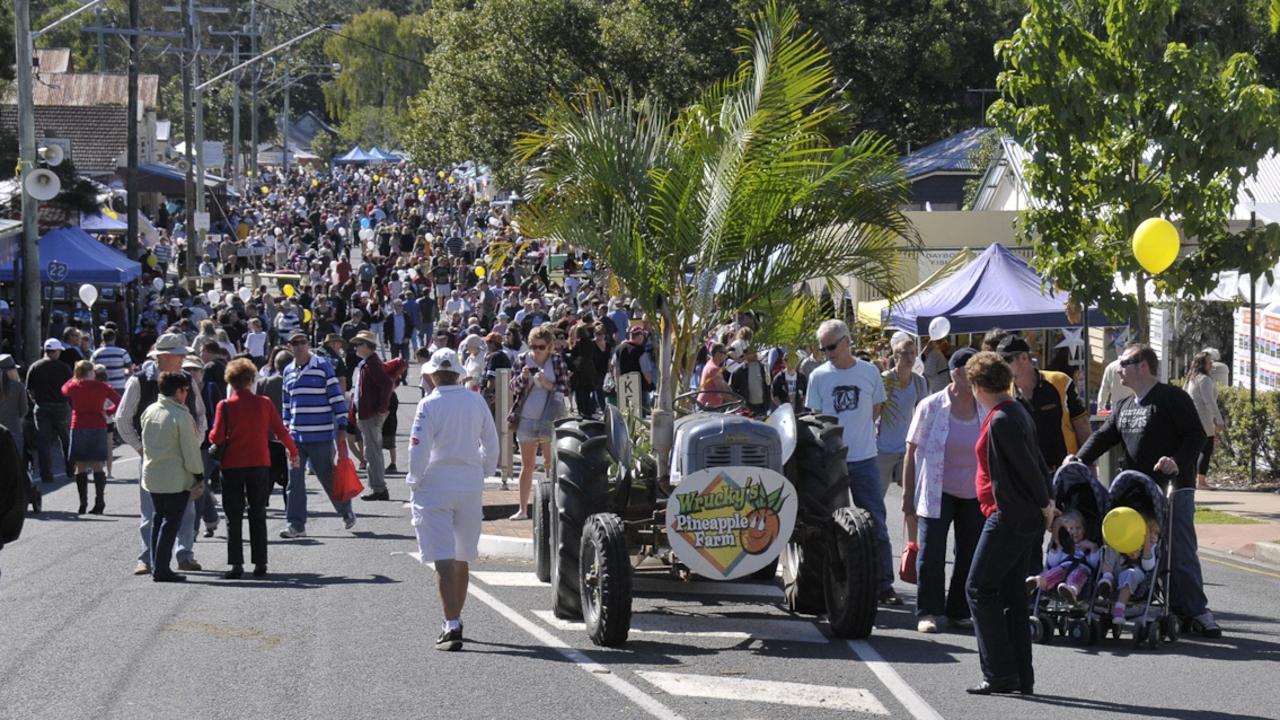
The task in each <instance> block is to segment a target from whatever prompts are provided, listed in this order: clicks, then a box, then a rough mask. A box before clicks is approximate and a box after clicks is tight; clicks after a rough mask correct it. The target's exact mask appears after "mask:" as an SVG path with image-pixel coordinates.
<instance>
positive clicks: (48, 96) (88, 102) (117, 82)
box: [4, 72, 160, 110]
mask: <svg viewBox="0 0 1280 720" xmlns="http://www.w3.org/2000/svg"><path fill="white" fill-rule="evenodd" d="M159 90H160V78H159V76H157V75H150V74H143V75H139V76H138V102H139V105H140V106H141V107H140V110H152V109H155V107H156V96H157V94H158V93H159ZM14 93H16V90H15V91H14V92H11V93H9V94H8V95H6V97H5V100H4V102H5V104H6V105H12V104H14V103H16V102H17V95H16V94H14ZM31 97H32V99H33V100H34V102H35V104H36V105H61V106H68V107H93V106H102V105H120V106H122V107H123V106H125V105H128V104H129V76H128V75H116V74H109V73H45V72H41V73H40V76H39V77H38V78H37V79H36V81H35V83H33V84H32V88H31Z"/></svg>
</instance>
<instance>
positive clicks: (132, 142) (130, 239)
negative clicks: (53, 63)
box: [124, 0, 141, 259]
mask: <svg viewBox="0 0 1280 720" xmlns="http://www.w3.org/2000/svg"><path fill="white" fill-rule="evenodd" d="M138 15H139V13H138V0H129V29H131V30H137V29H138ZM138 109H139V108H138V36H137V35H136V34H134V35H130V36H129V133H128V142H129V148H128V150H127V153H128V155H127V157H128V159H127V161H126V168H125V178H124V187H125V203H126V208H125V210H126V212H127V213H128V217H127V218H126V220H125V222H126V223H127V225H126V227H127V228H128V229H127V230H126V231H125V251H126V253H127V254H128V255H129V257H130V258H133V259H137V257H138V255H139V254H140V252H139V251H140V250H141V247H140V244H139V243H138Z"/></svg>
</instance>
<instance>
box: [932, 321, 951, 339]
mask: <svg viewBox="0 0 1280 720" xmlns="http://www.w3.org/2000/svg"><path fill="white" fill-rule="evenodd" d="M950 334H951V321H950V320H948V319H946V318H945V317H942V316H938V317H936V318H934V319H933V320H931V321H929V339H930V340H944V339H946V337H947V336H948V335H950Z"/></svg>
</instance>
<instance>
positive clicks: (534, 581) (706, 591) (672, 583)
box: [471, 570, 782, 600]
mask: <svg viewBox="0 0 1280 720" xmlns="http://www.w3.org/2000/svg"><path fill="white" fill-rule="evenodd" d="M471 577H472V579H475V580H479V581H480V582H482V583H484V584H486V585H492V586H494V587H549V586H548V585H547V583H544V582H541V581H539V580H538V578H537V577H536V576H535V575H534V574H533V573H532V572H520V571H515V572H512V571H495V570H472V571H471ZM631 589H632V591H633V592H635V593H644V594H655V595H658V594H661V595H710V596H717V597H722V598H760V599H765V600H781V599H782V588H780V587H778V586H777V585H772V584H766V583H743V582H716V581H713V580H705V581H696V580H695V581H693V582H684V581H682V580H675V579H673V578H667V577H658V576H651V575H643V574H641V575H634V576H632V580H631Z"/></svg>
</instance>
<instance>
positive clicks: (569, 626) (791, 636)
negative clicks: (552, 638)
mask: <svg viewBox="0 0 1280 720" xmlns="http://www.w3.org/2000/svg"><path fill="white" fill-rule="evenodd" d="M532 612H533V614H534V616H535V617H537V618H538V619H539V620H542V621H543V622H545V623H546V624H548V625H550V626H552V627H554V628H556V629H557V630H564V631H567V632H585V631H586V629H587V628H586V625H584V624H583V623H581V622H574V621H571V620H563V619H561V618H558V617H556V616H555V614H554V613H552V612H551V611H550V610H533V611H532ZM631 633H632V634H633V635H669V636H672V637H683V638H707V639H723V640H733V641H734V642H743V641H750V640H763V641H783V642H802V643H814V644H825V643H828V642H830V640H829V639H828V638H827V636H826V635H823V634H822V631H821V630H819V629H818V626H817V625H814V624H813V623H812V622H809V621H808V620H790V619H782V618H779V619H776V620H770V619H768V618H759V617H733V616H732V615H729V616H724V615H720V616H708V615H672V614H668V613H645V612H637V613H632V615H631Z"/></svg>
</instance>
